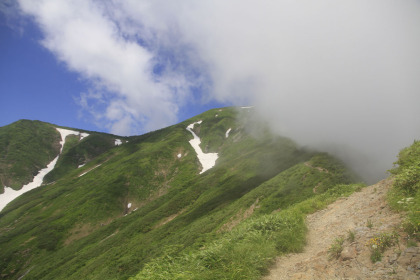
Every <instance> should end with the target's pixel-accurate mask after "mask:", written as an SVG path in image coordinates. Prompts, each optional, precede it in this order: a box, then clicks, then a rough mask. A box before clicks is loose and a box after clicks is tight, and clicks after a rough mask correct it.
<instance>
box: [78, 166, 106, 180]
mask: <svg viewBox="0 0 420 280" xmlns="http://www.w3.org/2000/svg"><path fill="white" fill-rule="evenodd" d="M101 165H102V163H101V164H98V165H97V166H95V167H94V168H91V169H89V170H88V171H86V172H84V173H82V174H80V175H79V177H82V176H83V175H85V174H87V173H89V172H90V171H92V170H93V169H95V168H98V167H99V166H101Z"/></svg>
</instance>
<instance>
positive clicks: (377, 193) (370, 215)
mask: <svg viewBox="0 0 420 280" xmlns="http://www.w3.org/2000/svg"><path fill="white" fill-rule="evenodd" d="M391 184H392V180H391V179H386V180H383V181H381V182H379V183H377V184H375V185H372V186H369V187H366V188H364V189H363V190H362V191H360V192H357V193H354V194H353V195H351V196H350V197H348V198H342V199H340V200H338V201H336V202H334V203H332V204H331V205H329V206H328V207H327V208H326V209H324V210H321V211H318V212H316V213H314V214H312V215H309V216H308V217H307V225H308V229H309V232H308V240H307V242H308V243H307V246H306V247H305V249H304V251H303V252H302V253H297V254H288V255H285V256H282V257H279V258H278V259H277V261H276V264H275V265H274V266H273V268H272V269H271V270H270V274H269V275H268V276H267V277H265V278H264V279H266V280H274V279H420V247H408V248H407V242H406V237H407V236H406V234H405V233H404V232H403V231H402V230H401V221H402V218H401V216H400V214H398V213H396V212H394V211H392V210H391V209H390V208H389V206H388V205H387V203H386V201H385V196H386V193H387V191H388V190H389V188H390V187H391ZM349 231H350V232H352V233H354V240H351V238H349V236H350V235H349ZM393 232H394V233H395V236H396V239H397V238H398V243H397V244H394V245H392V246H391V247H389V248H387V249H386V250H385V252H384V253H383V254H382V259H381V261H379V262H376V263H373V262H372V261H371V246H372V239H373V238H374V237H375V236H377V235H378V234H381V233H385V234H389V235H390V234H392V233H393ZM337 238H342V239H344V243H343V244H342V248H343V250H342V251H341V253H340V252H339V253H337V255H336V256H331V254H330V253H329V249H330V248H331V245H332V244H333V243H334V241H335V240H336V239H337ZM410 245H412V244H410Z"/></svg>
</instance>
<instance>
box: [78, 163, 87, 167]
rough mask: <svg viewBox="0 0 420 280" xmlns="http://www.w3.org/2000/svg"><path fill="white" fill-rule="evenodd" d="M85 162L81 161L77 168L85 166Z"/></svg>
mask: <svg viewBox="0 0 420 280" xmlns="http://www.w3.org/2000/svg"><path fill="white" fill-rule="evenodd" d="M85 164H86V163H83V164H81V165H79V166H78V167H77V168H81V167H83V166H85Z"/></svg>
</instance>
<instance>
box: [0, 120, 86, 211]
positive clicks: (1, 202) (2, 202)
mask: <svg viewBox="0 0 420 280" xmlns="http://www.w3.org/2000/svg"><path fill="white" fill-rule="evenodd" d="M56 129H57V130H58V132H60V134H61V141H60V145H61V149H60V154H61V152H62V151H63V147H64V143H65V142H66V137H67V135H70V134H75V135H79V132H76V131H73V130H68V129H63V128H56ZM60 154H59V155H58V156H57V157H56V158H55V159H53V161H51V162H50V163H49V164H48V165H47V167H46V168H44V169H41V170H40V171H39V173H38V174H37V175H36V176H35V177H34V179H33V180H32V182H30V183H28V184H27V185H24V186H23V187H22V188H21V189H20V190H17V191H15V190H14V189H12V188H8V187H4V193H3V194H0V211H1V210H3V208H4V207H6V205H7V204H8V203H9V202H11V201H12V200H14V199H15V198H16V197H18V196H20V195H22V194H24V193H26V192H28V191H30V190H33V189H35V188H37V187H39V186H41V185H42V181H44V177H45V175H47V174H48V173H49V172H50V171H51V170H53V169H54V167H55V164H56V163H57V160H58V157H59V156H60Z"/></svg>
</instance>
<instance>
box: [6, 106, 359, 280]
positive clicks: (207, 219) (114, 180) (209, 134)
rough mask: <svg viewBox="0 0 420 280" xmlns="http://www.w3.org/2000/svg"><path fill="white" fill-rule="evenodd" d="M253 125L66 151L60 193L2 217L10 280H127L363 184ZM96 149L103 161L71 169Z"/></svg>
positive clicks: (205, 123) (26, 200) (24, 200)
mask: <svg viewBox="0 0 420 280" xmlns="http://www.w3.org/2000/svg"><path fill="white" fill-rule="evenodd" d="M238 116H240V118H238ZM199 120H202V123H201V124H200V125H196V126H195V127H194V131H195V132H196V134H197V135H198V136H199V137H201V139H202V144H201V147H202V149H203V150H204V151H205V152H217V153H218V154H219V159H218V160H217V162H216V165H215V167H213V168H212V169H210V170H208V171H206V172H205V173H203V174H199V173H200V171H201V165H200V162H199V161H198V159H197V155H196V153H195V151H194V149H193V148H192V147H191V145H190V144H189V143H188V141H189V140H190V139H192V135H191V133H190V132H189V131H187V130H186V127H187V126H188V125H189V124H191V123H193V122H196V121H199ZM250 122H256V120H255V117H254V116H253V115H252V110H248V109H246V110H239V112H238V111H237V110H235V109H233V108H222V109H214V110H210V111H208V112H205V113H203V114H201V115H199V116H196V117H194V118H192V119H190V120H187V121H185V122H182V123H180V124H177V125H174V126H171V127H168V128H165V129H161V130H158V131H155V132H151V133H148V134H145V135H142V136H136V137H129V138H127V139H125V140H127V141H128V142H127V143H125V144H123V145H121V146H115V147H112V148H110V146H109V142H107V141H109V139H110V138H107V137H108V136H102V137H103V138H102V139H101V140H100V139H99V138H98V140H95V139H93V140H89V138H90V137H92V136H89V137H88V138H86V139H84V140H82V141H81V142H80V143H79V144H78V145H74V146H72V145H69V146H68V148H67V150H66V151H64V152H63V155H65V156H63V158H62V159H61V163H60V165H59V164H58V166H57V170H56V171H55V173H52V174H53V175H50V176H51V177H50V180H51V181H54V183H52V184H49V185H47V186H44V187H42V188H38V189H35V190H33V191H31V192H28V193H26V194H24V195H22V196H21V197H19V198H18V199H16V200H15V201H13V202H12V203H10V204H9V205H8V206H7V207H6V208H5V209H4V210H3V211H2V212H1V213H0V259H1V260H2V262H0V271H1V272H0V273H1V274H2V275H3V276H2V277H3V278H5V279H18V278H19V277H20V276H22V275H23V274H25V279H127V278H128V277H130V276H134V275H136V274H137V273H138V272H139V271H140V270H142V268H144V267H145V265H146V264H148V265H147V266H146V268H145V269H146V270H145V271H147V269H148V268H147V267H150V265H153V264H154V263H156V260H159V258H163V257H164V256H178V255H179V254H184V252H188V251H191V252H195V251H194V250H199V248H203V246H205V247H206V246H209V245H208V244H213V243H214V242H215V243H214V244H217V242H219V241H217V240H221V239H220V238H221V236H225V234H229V233H227V232H229V231H231V230H232V229H233V228H235V227H236V226H237V225H239V224H241V223H242V222H243V221H246V220H247V218H250V217H255V218H257V219H258V217H268V216H265V215H272V213H277V212H278V211H279V210H281V209H287V208H290V207H293V205H295V204H296V203H304V202H303V201H304V200H305V199H311V198H312V197H315V196H321V195H323V194H324V193H327V192H329V191H330V190H331V188H333V187H334V186H335V185H336V184H342V183H349V182H352V181H354V180H355V178H354V177H353V176H352V175H351V174H349V173H348V172H347V171H346V169H345V167H344V166H343V165H342V164H341V163H340V162H338V161H336V160H334V159H333V158H332V157H330V156H328V155H326V154H322V153H316V152H313V151H307V150H302V149H300V148H299V147H297V145H296V144H295V143H294V142H293V141H292V140H290V139H287V138H283V137H279V136H274V135H271V134H270V133H269V132H268V130H267V129H266V128H264V125H263V124H260V125H257V126H255V127H259V128H258V129H257V130H256V129H253V130H249V129H248V128H249V126H250ZM228 129H231V130H230V133H229V135H228V137H226V132H227V131H228ZM98 137H99V136H98ZM94 140H95V141H98V143H97V144H98V145H104V146H102V147H105V148H103V150H101V151H103V152H102V153H98V155H96V156H95V157H93V159H91V160H90V161H88V162H87V164H86V165H84V166H83V167H81V168H75V166H76V165H78V164H81V163H83V161H84V160H87V158H88V157H86V156H85V155H86V151H91V150H92V149H94V148H95V147H96V144H95V143H94V142H93V141H94ZM89 141H92V142H89ZM84 142H86V143H84ZM89 143H90V144H89ZM107 143H108V144H107ZM98 149H99V150H100V148H98ZM89 153H90V152H88V153H87V154H89ZM69 166H70V167H71V168H70V167H69ZM60 169H61V171H59V170H60ZM54 174H55V175H54ZM319 203H321V202H319ZM129 204H130V205H131V207H128V205H129ZM250 209H252V211H251V210H250ZM282 215H283V214H282ZM295 216H296V217H297V220H296V223H297V224H298V225H299V227H300V224H301V222H299V221H300V219H301V218H299V215H295ZM285 218H287V217H285ZM269 219H271V218H269ZM275 219H277V218H275ZM282 219H283V218H282ZM287 219H289V218H287ZM293 219H294V218H293ZM247 223H248V222H245V224H244V225H240V226H239V227H238V228H246V227H247V225H246V224H247ZM249 223H251V224H252V223H253V222H249ZM257 223H258V222H257ZM252 227H254V226H252ZM300 231H302V230H301V229H300ZM303 232H304V230H303ZM226 236H228V235H226ZM299 236H300V235H299V234H298V235H297V238H300V237H299ZM223 238H225V237H223ZM247 238H251V237H247ZM246 240H248V239H246ZM220 242H225V241H220ZM211 246H213V245H211ZM215 246H216V245H215ZM217 246H218V245H217ZM300 246H301V245H298V246H297V247H296V248H300ZM168 248H169V249H168ZM277 249H279V248H277ZM277 249H276V250H277ZM280 249H281V248H280ZM168 250H169V251H170V254H168ZM270 250H271V249H270ZM139 277H140V276H139ZM174 279H175V278H174Z"/></svg>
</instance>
